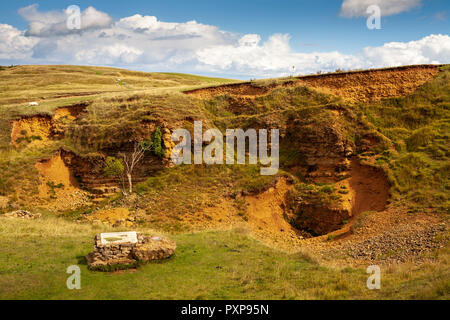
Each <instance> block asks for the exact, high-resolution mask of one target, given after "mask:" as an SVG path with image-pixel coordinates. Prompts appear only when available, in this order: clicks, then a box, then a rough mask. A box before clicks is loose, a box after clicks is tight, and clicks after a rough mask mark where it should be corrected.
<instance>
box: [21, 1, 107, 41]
mask: <svg viewBox="0 0 450 320" xmlns="http://www.w3.org/2000/svg"><path fill="white" fill-rule="evenodd" d="M19 14H20V15H21V16H22V17H23V18H25V20H27V21H28V23H29V24H28V30H27V32H26V34H27V35H28V36H35V37H49V36H54V35H64V34H70V33H79V32H80V31H83V30H89V29H96V28H104V27H108V26H110V25H111V23H112V22H113V20H112V18H111V17H110V16H109V15H108V14H106V13H104V12H101V11H98V10H96V9H95V8H93V7H88V8H87V9H86V10H84V11H83V12H81V30H76V29H75V30H71V29H68V28H67V23H66V22H67V15H66V12H65V10H61V11H49V12H40V11H38V5H37V4H33V5H30V6H28V7H24V8H21V9H19Z"/></svg>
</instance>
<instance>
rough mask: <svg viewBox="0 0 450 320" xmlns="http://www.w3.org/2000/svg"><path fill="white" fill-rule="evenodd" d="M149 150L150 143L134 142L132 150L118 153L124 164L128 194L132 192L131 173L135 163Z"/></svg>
mask: <svg viewBox="0 0 450 320" xmlns="http://www.w3.org/2000/svg"><path fill="white" fill-rule="evenodd" d="M149 150H150V145H149V144H148V143H146V142H135V143H134V150H133V152H132V153H131V154H126V153H120V154H119V155H120V156H121V157H122V159H123V164H124V166H125V170H124V173H125V175H126V176H127V178H128V187H129V194H132V193H133V178H132V174H133V171H134V169H135V168H136V165H137V164H138V163H139V162H141V160H142V159H143V158H144V155H145V153H146V152H147V151H149Z"/></svg>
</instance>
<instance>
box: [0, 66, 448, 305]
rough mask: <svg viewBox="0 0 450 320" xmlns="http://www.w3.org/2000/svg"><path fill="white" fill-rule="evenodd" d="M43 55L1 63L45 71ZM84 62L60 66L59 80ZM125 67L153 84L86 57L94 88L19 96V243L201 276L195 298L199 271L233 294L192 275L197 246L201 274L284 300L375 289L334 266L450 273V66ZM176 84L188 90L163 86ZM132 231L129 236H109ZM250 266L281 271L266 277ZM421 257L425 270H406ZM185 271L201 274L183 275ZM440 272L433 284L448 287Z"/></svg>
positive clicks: (9, 159) (101, 263) (148, 270)
mask: <svg viewBox="0 0 450 320" xmlns="http://www.w3.org/2000/svg"><path fill="white" fill-rule="evenodd" d="M36 68H38V67H36V66H33V67H27V66H17V67H14V68H9V69H6V70H1V71H0V73H4V74H5V76H6V75H8V74H11V75H13V74H15V73H17V74H30V76H32V75H35V74H36ZM40 68H42V70H41V72H44V70H45V68H46V66H41V67H40ZM66 68H67V67H65V68H58V67H56V68H54V67H52V69H51V71H49V70H47V72H49V74H50V76H49V78H50V77H54V78H55V79H58V77H60V76H62V75H65V72H67V69H66ZM96 70H97V69H96ZM107 71H108V74H109V75H108V76H109V77H110V78H111V79H110V80H111V82H113V83H115V85H116V86H118V84H117V83H116V82H117V81H116V80H117V79H118V78H120V79H121V80H123V81H128V82H129V83H135V86H136V87H132V86H128V87H124V88H120V90H122V91H117V92H113V93H112V92H111V88H108V90H107V92H106V91H105V92H102V91H101V90H100V89H99V90H98V91H97V88H96V81H99V83H100V82H101V81H103V77H104V76H103V75H102V76H101V77H102V79H101V80H99V78H100V75H99V74H100V72H102V73H104V72H106V70H104V69H101V68H99V69H98V70H97V71H95V72H92V70H91V69H84V67H73V69H72V70H71V72H72V73H80V74H83V75H84V76H89V77H92V78H91V83H92V88H91V89H90V90H88V91H86V92H85V93H84V94H83V93H77V94H76V95H70V86H69V87H67V88H63V89H58V90H57V91H55V92H51V91H50V89H51V85H49V87H46V85H45V83H44V84H40V85H39V87H37V89H39V90H44V89H45V90H46V94H47V95H48V97H47V98H46V99H42V100H37V99H34V96H30V97H17V98H14V97H7V98H5V100H4V105H2V107H1V109H0V112H1V121H0V131H1V132H0V133H1V134H2V137H3V139H2V144H1V145H0V152H1V160H0V166H1V169H2V172H4V174H2V177H1V178H0V232H1V234H2V243H3V244H4V246H5V247H12V243H13V242H14V241H16V237H17V239H27V240H26V241H25V240H24V241H23V243H22V244H20V245H19V246H20V247H26V248H27V249H26V250H25V251H26V252H28V253H27V254H29V255H30V256H31V257H32V258H31V259H35V260H36V261H37V260H38V259H40V258H39V257H38V255H44V256H47V259H48V260H47V261H48V263H47V262H46V263H44V264H43V266H44V267H42V268H45V269H47V268H51V265H53V264H58V265H59V264H61V263H62V262H61V261H60V260H58V259H59V258H57V257H56V253H57V252H59V253H61V255H62V256H63V257H64V261H73V263H74V264H80V265H82V267H83V268H86V269H85V271H86V272H91V273H92V275H89V277H92V278H95V279H98V278H96V277H99V276H98V275H97V273H96V271H102V273H100V274H111V275H112V276H114V277H117V278H118V279H126V280H127V281H132V282H133V281H142V280H143V279H144V278H145V279H147V278H146V277H147V276H150V275H152V279H154V280H152V281H155V282H156V283H158V285H159V286H161V287H162V288H164V289H163V290H166V289H167V292H169V291H170V292H178V291H177V290H186V291H183V293H182V294H180V295H181V296H183V297H187V298H197V296H193V293H189V292H190V291H189V289H188V288H189V287H191V286H195V287H196V288H197V289H198V292H204V293H203V294H205V295H206V296H207V297H208V298H211V297H214V295H211V292H215V293H214V294H216V296H217V297H221V295H223V294H224V293H223V292H222V291H221V290H219V289H217V291H214V289H211V288H210V287H208V285H206V284H202V283H201V281H200V282H199V281H194V280H192V281H191V280H189V279H197V278H196V277H197V274H195V273H191V271H190V269H189V268H188V266H192V265H195V266H197V264H196V263H197V262H195V261H200V262H198V263H199V264H200V265H201V266H202V268H203V267H204V268H205V269H201V270H200V269H196V268H197V267H194V269H195V270H197V273H198V274H203V275H204V276H207V277H211V279H215V280H212V282H213V283H214V282H215V281H216V282H217V281H225V280H224V279H232V283H234V284H235V286H234V285H233V286H234V287H233V288H235V289H233V290H237V291H236V292H238V290H239V289H238V288H239V287H240V286H244V287H246V288H251V287H252V286H257V283H258V281H262V282H264V283H266V282H274V283H281V287H282V288H283V290H282V291H283V292H284V293H281V291H280V292H278V291H277V290H275V291H274V292H275V295H277V296H278V297H282V294H285V293H286V292H292V295H293V296H295V297H298V296H301V295H302V294H308V295H315V294H318V295H327V294H330V295H333V294H336V295H338V294H342V292H343V291H345V290H348V291H349V292H353V293H352V294H354V295H355V296H358V295H360V294H362V293H361V289H359V287H355V288H354V287H351V288H349V287H345V288H344V289H342V290H341V289H339V288H340V286H341V285H342V286H344V285H343V284H342V283H337V284H336V283H335V282H333V281H336V280H330V279H331V278H333V279H342V277H343V278H345V279H347V278H350V277H355V278H359V277H361V274H360V268H362V267H363V266H367V265H369V264H377V265H382V266H386V268H388V269H389V270H390V271H389V272H391V273H389V276H388V277H390V278H389V279H391V280H389V281H392V283H394V282H395V283H397V282H401V283H403V284H405V286H414V285H415V284H416V283H417V282H414V281H416V280H417V279H418V278H420V279H429V278H427V277H432V276H431V274H435V275H439V276H440V277H445V275H446V276H447V277H448V263H447V262H446V261H447V260H446V259H448V252H447V250H448V249H447V246H448V219H447V215H448V172H449V171H448V157H449V154H448V134H449V131H448V125H449V124H448V106H449V103H450V68H449V66H448V65H414V66H405V67H395V68H385V69H371V70H361V71H359V70H357V71H349V72H335V73H329V74H317V75H307V76H298V77H286V78H277V79H265V80H253V81H234V80H217V79H211V78H206V77H198V78H192V77H187V76H186V78H183V77H184V76H183V75H178V74H177V75H175V74H174V75H166V74H164V75H162V74H151V73H148V74H147V73H142V74H141V73H136V72H133V73H131V72H128V71H126V70H120V69H112V68H111V69H107ZM164 77H166V78H167V79H164ZM153 78H154V79H156V80H155V81H159V82H155V83H157V85H154V87H152V85H151V84H150V82H149V81H150V80H149V79H153ZM128 79H132V80H133V81H130V80H128ZM139 79H142V81H146V82H145V83H146V87H145V88H141V87H140V86H139V85H138V83H140V82H139V81H141V80H139ZM74 81H76V80H74ZM161 81H170V89H166V90H165V91H161V83H160V82H161ZM0 82H1V79H0ZM173 82H177V83H179V86H175V87H174V86H173ZM0 84H1V83H0ZM72 85H73V84H72ZM99 88H100V86H99ZM94 92H95V93H94ZM1 99H2V97H1V95H0V100H1ZM20 99H22V100H20ZM32 100H37V101H39V103H38V105H28V102H29V101H32ZM199 124H201V125H200V126H199ZM236 128H239V129H236ZM269 135H270V137H269ZM191 138H192V139H191ZM247 141H248V142H247ZM128 181H129V182H130V183H129V185H128ZM124 186H125V187H124ZM129 189H130V190H129ZM124 190H125V191H126V192H124ZM21 210H22V211H21ZM11 212H28V213H26V214H25V213H20V214H19V213H16V214H10V213H11ZM21 217H23V218H21ZM28 217H29V218H28ZM27 230H28V231H27ZM130 232H131V233H132V234H133V236H131V238H129V235H130ZM46 235H48V237H47V236H46ZM121 235H123V236H124V237H125V238H126V239H128V240H127V241H125V242H124V243H119V242H120V241H119V242H117V243H114V241H112V243H106V242H105V239H106V238H110V239H116V240H117V237H118V236H120V237H121ZM134 237H135V238H136V239H135V240H133V239H134ZM125 238H124V239H125ZM56 239H59V240H56ZM92 239H94V251H92ZM130 239H131V240H130ZM116 240H115V241H116ZM119 240H120V239H119ZM29 241H31V242H29ZM55 241H57V242H55ZM117 241H118V240H117ZM54 243H58V244H57V245H56V244H55V245H54ZM35 244H36V246H35ZM55 246H57V248H56V247H55ZM49 248H53V249H49ZM27 250H28V251H27ZM52 250H53V251H52ZM33 252H36V254H34V253H33ZM39 252H40V253H39ZM5 257H6V256H5ZM7 257H8V258H5V259H18V260H17V261H19V260H20V261H22V260H23V259H25V258H24V257H22V256H20V257H19V256H16V253H8V255H7ZM35 260H33V261H35ZM0 261H2V262H3V263H5V260H0ZM8 261H9V260H8ZM14 261H16V260H14ZM156 261H158V262H156ZM246 263H248V266H247V267H248V270H257V271H255V272H256V273H258V272H260V271H261V270H262V269H264V268H265V270H270V272H268V273H264V274H266V276H261V280H257V279H255V278H254V277H256V275H254V274H256V273H252V272H250V271H246V269H247V267H246ZM406 264H410V265H411V266H414V267H411V268H412V269H411V270H414V271H411V273H408V276H404V278H402V275H401V274H402V272H406V271H404V269H401V268H406V267H399V266H404V265H406ZM33 265H34V263H33ZM124 266H126V267H124ZM138 266H139V267H138ZM30 268H34V267H33V266H30ZM296 268H300V269H301V268H305V270H308V272H310V274H316V272H317V278H314V280H311V281H313V282H314V285H313V286H317V287H321V286H322V285H321V283H322V281H323V283H328V282H329V281H331V282H333V285H332V288H334V289H332V292H333V293H329V292H328V293H327V292H325V291H320V293H318V291H317V290H319V289H317V290H316V291H313V289H312V287H313V286H311V287H308V289H305V290H306V291H302V292H303V293H301V292H300V291H301V290H298V289H297V288H294V287H293V286H292V285H291V284H289V281H290V280H289V279H291V280H292V278H293V277H297V278H298V277H299V275H298V272H297V271H295V270H296ZM83 270H84V269H83ZM154 270H157V271H154ZM323 270H326V271H323ZM342 270H347V271H342ZM348 270H350V271H348ZM402 270H403V271H402ZM408 270H409V269H408ZM175 271H176V272H178V274H186V275H187V278H186V279H187V280H186V283H183V284H181V285H180V286H181V287H180V288H181V289H176V288H177V285H175V282H173V281H174V280H172V277H171V276H170V274H173V273H174V272H175ZM39 272H41V271H39ZM153 272H158V275H159V276H158V277H155V274H154V273H153ZM408 272H409V271H408ZM259 274H262V273H259ZM267 274H270V275H267ZM331 275H332V276H331ZM403 275H404V274H403ZM265 277H268V278H265ZM322 277H325V278H322ZM339 277H341V278H339ZM417 277H418V278H417ZM156 278H158V279H159V278H161V280H155V279H156ZM5 279H6V278H5ZM27 279H28V278H27ZM137 279H140V280H137ZM433 279H434V280H436V279H437V278H433ZM147 280H148V279H147ZM163 280H164V282H163ZM347 280H348V279H347ZM347 280H346V281H347ZM434 280H430V282H429V283H430V286H432V285H436V286H439V285H438V284H437V281H438V280H436V281H435V282H433V281H434ZM5 281H7V282H8V283H10V284H12V283H16V282H17V280H15V279H14V278H13V277H12V276H8V278H7V280H5ZM27 281H31V280H27ZM118 281H119V282H120V281H121V280H118ZM159 281H161V282H159ZM30 283H32V284H30V286H34V285H35V284H34V282H32V281H31V282H30ZM177 283H178V282H177ZM388 285H389V284H388ZM201 286H204V287H205V288H206V287H208V289H204V290H203V289H202V288H201ZM324 286H325V285H324ZM169 287H170V288H169ZM433 288H434V287H433ZM169 289H170V290H169ZM202 290H203V291H202ZM249 290H251V289H249ZM323 290H325V289H323ZM430 290H435V291H433V293H429V294H430V295H435V294H436V292H438V291H439V290H444V289H442V288H441V287H436V288H434V289H430ZM263 291H264V290H263ZM263 291H261V292H262V293H261V294H263ZM94 292H95V290H94V291H92V293H90V294H92V295H95V293H94ZM236 292H235V293H234V295H232V296H233V297H235V296H236V295H237V293H236ZM430 292H431V291H430ZM61 294H62V295H64V294H63V293H61ZM174 294H175V293H174ZM364 294H367V295H376V294H377V293H364ZM386 294H388V295H391V296H395V295H396V294H398V292H396V291H395V290H394V289H392V290H391V291H386ZM22 295H23V292H18V293H17V296H18V297H20V296H22ZM198 295H199V297H200V298H201V296H202V294H201V293H199V294H198ZM0 296H1V293H0ZM170 296H171V295H170V294H169V293H168V294H167V296H164V297H170ZM252 297H253V298H254V297H256V298H258V297H260V296H258V294H256V295H252ZM370 297H373V296H370Z"/></svg>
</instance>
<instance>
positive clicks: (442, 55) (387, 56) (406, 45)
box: [363, 34, 450, 67]
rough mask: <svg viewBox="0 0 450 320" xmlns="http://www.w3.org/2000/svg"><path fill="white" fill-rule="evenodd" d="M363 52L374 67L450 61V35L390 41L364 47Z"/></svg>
mask: <svg viewBox="0 0 450 320" xmlns="http://www.w3.org/2000/svg"><path fill="white" fill-rule="evenodd" d="M363 54H364V57H365V59H366V60H367V61H368V62H370V64H371V66H374V67H384V66H400V65H405V64H428V63H431V64H438V63H448V62H450V37H449V36H448V35H442V34H438V35H430V36H428V37H425V38H423V39H421V40H418V41H410V42H390V43H386V44H384V45H383V46H381V47H367V48H364V50H363Z"/></svg>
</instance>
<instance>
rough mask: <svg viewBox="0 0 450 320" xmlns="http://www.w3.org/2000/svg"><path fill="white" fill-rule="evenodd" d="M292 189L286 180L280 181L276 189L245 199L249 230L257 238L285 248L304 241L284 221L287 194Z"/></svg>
mask: <svg viewBox="0 0 450 320" xmlns="http://www.w3.org/2000/svg"><path fill="white" fill-rule="evenodd" d="M292 187H293V185H292V184H289V183H288V182H287V180H286V179H280V181H278V183H277V184H276V186H275V187H273V188H270V189H269V190H267V191H265V192H263V193H261V194H258V195H255V196H247V197H246V198H245V200H246V202H247V205H248V207H247V217H248V224H249V228H250V231H251V233H252V234H253V235H254V236H255V237H257V238H260V239H262V240H265V241H267V242H269V243H271V244H280V245H281V246H283V247H285V246H287V245H288V246H293V245H295V244H298V242H299V240H300V239H302V238H301V236H300V234H299V232H298V231H297V230H296V229H295V228H293V227H292V226H291V225H290V224H289V223H288V222H287V221H286V220H285V219H284V207H285V198H286V193H287V192H288V191H289V190H290V189H291V188H292Z"/></svg>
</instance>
